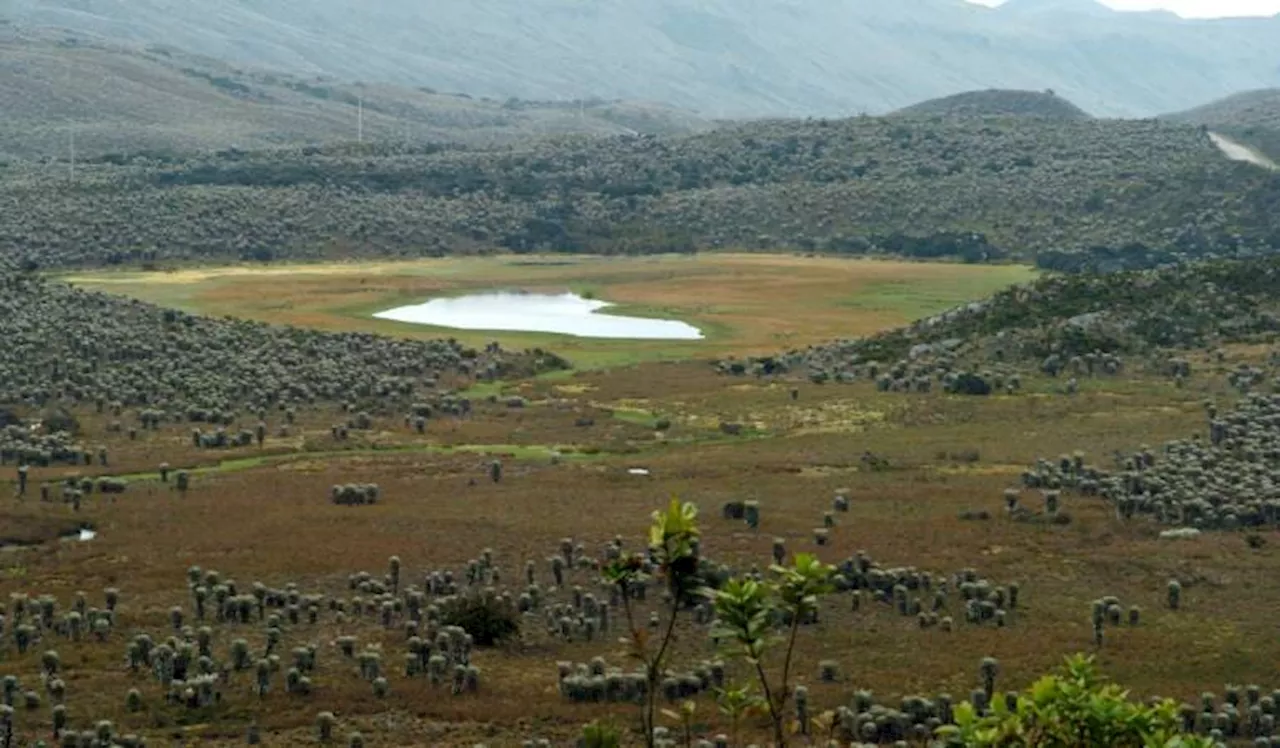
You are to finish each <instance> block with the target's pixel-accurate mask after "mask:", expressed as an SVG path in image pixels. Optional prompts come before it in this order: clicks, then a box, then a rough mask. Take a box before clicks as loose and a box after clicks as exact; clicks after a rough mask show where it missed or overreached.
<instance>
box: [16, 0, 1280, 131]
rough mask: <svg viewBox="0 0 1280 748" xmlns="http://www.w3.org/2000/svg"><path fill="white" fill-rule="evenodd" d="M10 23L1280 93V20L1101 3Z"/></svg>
mask: <svg viewBox="0 0 1280 748" xmlns="http://www.w3.org/2000/svg"><path fill="white" fill-rule="evenodd" d="M0 17H4V18H7V19H9V20H10V21H12V22H15V23H20V24H30V25H40V26H53V27H61V28H66V29H72V30H75V31H77V32H82V33H94V34H100V35H103V36H105V37H116V38H123V39H128V40H131V41H134V42H138V43H142V44H156V43H163V44H167V45H171V46H173V47H177V48H181V49H184V50H187V51H190V52H194V53H199V54H204V55H209V56H212V57H216V58H220V59H226V60H230V61H232V62H233V63H234V64H237V65H243V66H259V67H266V68H274V69H280V70H286V71H290V72H293V73H295V74H299V75H307V76H315V75H323V76H330V77H333V78H337V79H341V80H364V81H387V82H392V83H396V84H399V85H405V86H411V87H412V86H429V87H431V88H434V89H437V90H443V91H467V92H470V93H473V94H477V95H485V96H489V97H492V98H497V99H505V98H507V97H510V96H519V97H523V98H533V99H547V100H567V99H578V98H582V97H590V96H596V97H601V98H605V99H628V100H643V101H661V102H665V103H667V104H670V105H672V106H677V107H682V108H686V109H694V110H697V111H700V112H702V113H704V114H705V115H707V116H712V117H744V116H795V115H824V116H834V115H847V114H854V113H858V112H862V111H865V112H871V113H876V112H887V111H892V110H894V109H898V108H901V107H904V106H908V105H910V104H912V103H914V102H918V101H922V100H925V99H930V98H936V97H940V96H948V95H951V94H955V93H959V92H962V91H968V90H975V89H987V88H1005V89H1027V90H1045V89H1053V90H1055V91H1057V92H1058V94H1059V95H1061V96H1063V97H1064V98H1066V99H1069V100H1071V101H1074V102H1075V103H1077V104H1078V105H1080V106H1081V107H1083V108H1084V109H1085V110H1087V111H1090V112H1092V113H1094V114H1096V115H1099V116H1120V115H1125V116H1129V115H1138V116H1148V115H1154V114H1157V113H1160V112H1168V111H1176V110H1181V109H1185V108H1188V107H1190V106H1193V105H1195V104H1198V103H1201V102H1204V101H1208V100H1210V99H1214V98H1217V97H1220V96H1224V95H1227V94H1230V93H1234V92H1236V91H1240V90H1246V89H1256V88H1264V87H1269V86H1277V85H1280V67H1278V66H1277V59H1276V57H1275V54H1274V46H1275V40H1276V39H1280V17H1276V18H1269V19H1223V20H1213V21H1203V20H1198V21H1191V20H1183V19H1180V18H1178V17H1176V16H1173V15H1172V14H1168V13H1119V12H1113V11H1110V10H1108V9H1107V8H1105V7H1103V6H1101V5H1099V4H1097V3H1095V2H1093V1H1092V0H1014V1H1013V2H1010V3H1007V4H1006V5H1004V6H1002V7H1000V8H996V9H992V8H986V7H981V6H977V5H973V4H971V3H969V2H966V0H895V1H894V2H875V1H873V0H828V1H827V2H822V3H815V2H808V1H807V0H592V1H591V2H583V1H582V0H432V2H430V3H423V2H421V1H420V0H379V1H378V2H357V0H271V2H265V1H264V0H206V1H205V2H201V3H180V2H173V0H129V2H120V1H119V0H6V3H5V4H4V5H3V7H2V8H0Z"/></svg>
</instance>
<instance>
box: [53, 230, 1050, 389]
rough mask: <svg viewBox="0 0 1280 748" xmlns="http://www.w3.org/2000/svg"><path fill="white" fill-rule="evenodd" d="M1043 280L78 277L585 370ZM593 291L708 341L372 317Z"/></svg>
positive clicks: (592, 275)
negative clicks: (490, 294)
mask: <svg viewBox="0 0 1280 748" xmlns="http://www.w3.org/2000/svg"><path fill="white" fill-rule="evenodd" d="M1032 275H1033V272H1032V271H1031V270H1030V269H1029V268H1025V267H1021V266H980V265H956V264H948V263H921V262H904V261H890V260H862V259H839V258H829V257H818V258H814V257H800V256H792V255H750V254H704V255H697V256H689V257H686V256H659V257H642V258H592V257H569V258H565V257H554V258H550V257H524V258H518V259H513V258H511V257H499V258H449V259H441V260H420V261H413V262H375V263H364V262H362V263H357V264H326V265H294V266H268V267H221V268H208V269H201V268H197V269H187V270H177V271H173V272H152V273H113V272H108V273H100V274H93V275H76V276H73V277H71V278H70V280H71V281H72V282H73V283H75V284H77V285H80V286H84V287H87V288H95V289H100V290H107V291H111V292H113V293H121V294H125V295H129V296H136V297H138V298H142V299H145V300H148V301H154V302H157V303H160V304H164V305H166V306H174V307H178V308H181V309H185V310H188V311H192V312H200V313H204V314H212V315H223V314H231V315H236V316H241V317H251V318H254V319H261V320H265V321H268V322H277V323H285V324H293V325H299V326H308V327H316V328H321V329H326V330H369V331H375V332H383V333H387V334H392V335H400V336H411V337H439V336H440V335H442V334H445V335H449V336H452V337H457V338H458V339H460V340H463V341H466V342H468V343H471V344H473V345H483V344H484V343H486V342H488V341H490V340H498V341H499V342H501V343H503V345H505V346H508V347H514V348H533V347H544V348H550V349H551V350H554V351H556V352H557V353H560V354H561V355H564V356H566V357H568V358H569V359H570V360H572V361H574V362H575V363H576V364H579V365H586V366H600V365H616V364H619V363H632V362H638V361H646V360H654V359H664V360H672V359H677V360H678V359H688V358H713V357H718V356H723V355H729V354H758V353H767V352H773V351H776V350H778V349H780V348H789V347H803V346H806V345H810V344H815V343H820V342H825V341H828V340H831V339H834V338H841V337H850V336H859V335H866V334H869V333H872V332H877V331H879V330H882V329H885V328H888V327H893V326H896V325H901V324H905V323H907V322H910V321H912V320H915V319H918V318H920V317H923V316H927V315H929V314H933V313H936V312H940V311H942V310H944V309H948V308H950V307H952V306H955V305H957V304H960V303H963V302H965V301H969V300H972V299H977V298H981V297H983V296H985V295H987V294H989V293H991V292H992V291H995V290H997V289H999V288H1003V287H1005V286H1007V285H1009V284H1011V283H1016V282H1021V281H1025V280H1028V279H1030V278H1031V277H1032ZM513 288H519V289H524V290H530V291H564V290H573V291H577V292H579V293H586V292H590V293H593V294H595V295H596V296H597V297H598V298H600V299H602V300H605V301H610V302H614V303H616V304H618V307H617V308H616V311H617V312H618V313H620V314H628V313H631V314H640V315H644V316H658V317H670V318H675V319H680V320H683V321H686V322H688V323H690V324H692V325H695V326H697V327H699V328H700V329H702V330H703V331H704V334H705V335H706V337H707V339H706V340H704V341H692V342H690V341H635V340H585V339H579V338H571V337H566V336H561V335H548V334H541V333H498V332H482V333H477V332H467V331H459V330H447V329H443V328H433V327H425V326H421V325H409V324H404V323H399V322H390V321H386V320H376V319H373V318H372V316H371V315H372V314H374V313H376V312H378V311H383V310H386V309H390V308H393V307H396V306H402V305H406V304H417V303H422V302H423V301H426V300H427V299H429V298H432V297H435V296H441V295H457V294H461V293H466V292H476V291H485V290H492V289H513Z"/></svg>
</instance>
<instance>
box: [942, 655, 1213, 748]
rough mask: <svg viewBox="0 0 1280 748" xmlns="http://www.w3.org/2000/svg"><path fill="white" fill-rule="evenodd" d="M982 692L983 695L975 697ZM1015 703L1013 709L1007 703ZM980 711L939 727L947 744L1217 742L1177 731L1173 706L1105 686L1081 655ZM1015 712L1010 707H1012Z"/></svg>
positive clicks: (1197, 747) (1019, 746) (961, 709)
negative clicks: (1143, 700) (1148, 701)
mask: <svg viewBox="0 0 1280 748" xmlns="http://www.w3.org/2000/svg"><path fill="white" fill-rule="evenodd" d="M978 693H981V692H978ZM1010 702H1012V704H1010ZM989 703H990V711H989V712H988V713H986V714H980V713H979V711H978V710H977V709H976V708H975V706H974V705H973V704H969V703H962V704H959V705H957V706H956V707H955V712H954V717H955V724H954V725H948V726H944V727H942V728H939V730H938V734H939V736H940V737H941V738H943V741H944V745H946V746H952V747H953V748H996V747H997V746H999V747H1000V748H1023V747H1024V746H1025V747H1028V748H1029V747H1030V746H1040V745H1046V746H1047V745H1053V746H1061V747H1062V748H1086V747H1091V746H1104V745H1105V746H1110V747H1111V748H1148V746H1166V747H1171V746H1178V748H1208V747H1209V746H1211V745H1212V742H1210V741H1208V740H1206V739H1204V738H1201V737H1195V736H1190V735H1182V734H1181V733H1180V729H1179V728H1180V720H1179V719H1178V712H1177V707H1176V706H1175V705H1174V703H1173V702H1171V701H1160V702H1156V703H1154V704H1152V705H1150V706H1148V705H1144V704H1140V703H1135V702H1132V701H1130V700H1129V695H1128V692H1126V691H1125V690H1124V689H1122V688H1120V687H1119V686H1117V685H1115V684H1111V683H1108V682H1106V681H1105V680H1104V679H1103V678H1102V677H1101V676H1100V675H1099V674H1098V673H1097V671H1096V669H1095V668H1094V664H1093V660H1092V659H1090V658H1087V657H1083V656H1076V657H1072V658H1070V659H1068V660H1067V662H1066V664H1065V665H1064V666H1063V667H1062V669H1061V670H1060V671H1059V672H1057V673H1054V674H1050V675H1046V676H1044V677H1043V678H1041V679H1040V680H1039V681H1037V682H1036V683H1035V684H1033V685H1032V686H1031V688H1029V689H1028V690H1027V691H1026V692H1025V693H1020V694H1015V695H1013V696H1012V697H1010V698H996V699H990V700H989ZM1011 707H1012V708H1011Z"/></svg>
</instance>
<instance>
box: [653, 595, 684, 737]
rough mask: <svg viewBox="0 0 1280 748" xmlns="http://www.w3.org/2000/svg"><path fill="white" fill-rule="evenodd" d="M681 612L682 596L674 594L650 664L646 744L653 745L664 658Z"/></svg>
mask: <svg viewBox="0 0 1280 748" xmlns="http://www.w3.org/2000/svg"><path fill="white" fill-rule="evenodd" d="M678 612H680V596H679V595H678V594H673V595H672V596H671V615H670V617H669V618H668V619H667V630H666V632H665V633H663V635H662V644H661V645H659V646H658V653H657V654H656V655H654V657H653V661H652V663H651V664H649V690H648V693H646V694H645V700H646V702H647V703H646V704H645V710H646V719H647V720H648V724H649V727H648V732H647V733H646V735H645V740H647V741H648V742H647V743H646V745H648V746H650V748H652V746H653V728H654V721H653V712H654V710H655V709H657V705H658V679H659V677H660V676H661V675H662V658H663V657H665V656H666V654H667V647H668V646H669V645H670V644H671V638H672V634H673V633H674V632H675V628H676V613H678Z"/></svg>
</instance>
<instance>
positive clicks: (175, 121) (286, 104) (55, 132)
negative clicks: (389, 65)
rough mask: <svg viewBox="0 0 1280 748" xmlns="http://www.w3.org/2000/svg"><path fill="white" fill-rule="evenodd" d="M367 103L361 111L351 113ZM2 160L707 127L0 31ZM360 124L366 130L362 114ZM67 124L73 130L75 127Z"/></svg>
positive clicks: (667, 115) (672, 115)
mask: <svg viewBox="0 0 1280 748" xmlns="http://www.w3.org/2000/svg"><path fill="white" fill-rule="evenodd" d="M361 110H363V111H361ZM0 111H2V112H4V117H3V119H2V120H0V157H2V158H10V159H32V158H45V157H49V156H53V155H57V156H59V157H62V156H64V155H65V154H66V153H67V152H68V151H69V149H70V145H71V139H72V137H74V138H75V145H76V149H77V151H78V154H79V155H81V156H84V157H93V156H96V155H101V154H105V153H110V152H131V151H139V150H152V151H184V150H192V149H196V150H204V149H217V148H231V147H237V148H242V149H260V148H266V147H270V146H278V145H282V144H296V143H315V144H319V143H326V142H334V141H341V140H355V139H357V138H358V137H359V136H360V134H361V132H360V131H361V129H362V130H363V136H364V138H365V139H367V140H370V141H387V140H394V141H397V142H404V141H409V142H441V141H447V142H455V143H465V144H469V145H488V144H494V143H502V142H509V141H512V140H515V139H519V138H523V137H527V136H530V135H560V134H574V133H577V134H589V135H621V134H632V133H637V132H638V133H645V134H658V133H681V132H694V131H698V130H703V129H706V128H707V127H709V126H710V124H709V123H707V122H705V121H703V120H701V119H700V118H698V117H697V116H695V115H693V114H691V113H689V112H682V111H679V110H676V109H673V108H671V107H667V106H662V105H654V104H644V103H640V102H623V101H613V102H607V101H585V102H528V101H521V100H515V99H512V100H507V101H502V102H499V101H494V100H480V99H475V98H472V97H471V96H467V95H460V94H445V93H436V92H434V91H431V90H428V89H421V88H409V87H405V86H395V85H386V84H379V85H357V84H351V83H340V82H337V81H334V80H331V79H318V78H302V77H298V76H290V75H286V74H282V73H275V72H266V71H262V70H254V71H249V70H243V69H240V68H238V67H236V66H233V65H229V64H227V63H224V62H220V61H218V60H214V59H209V58H203V57H198V56H194V55H189V54H185V53H183V52H180V51H178V50H176V49H173V48H171V47H167V46H158V45H153V46H151V47H148V48H145V49H144V48H141V47H133V46H131V45H128V44H124V45H122V44H119V43H105V42H101V41H92V40H88V39H84V38H80V37H77V36H73V35H68V34H54V33H51V32H32V31H24V32H20V31H18V30H16V29H14V28H12V27H9V28H4V27H0ZM361 119H363V126H361V124H360V120H361ZM73 131H74V134H73Z"/></svg>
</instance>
